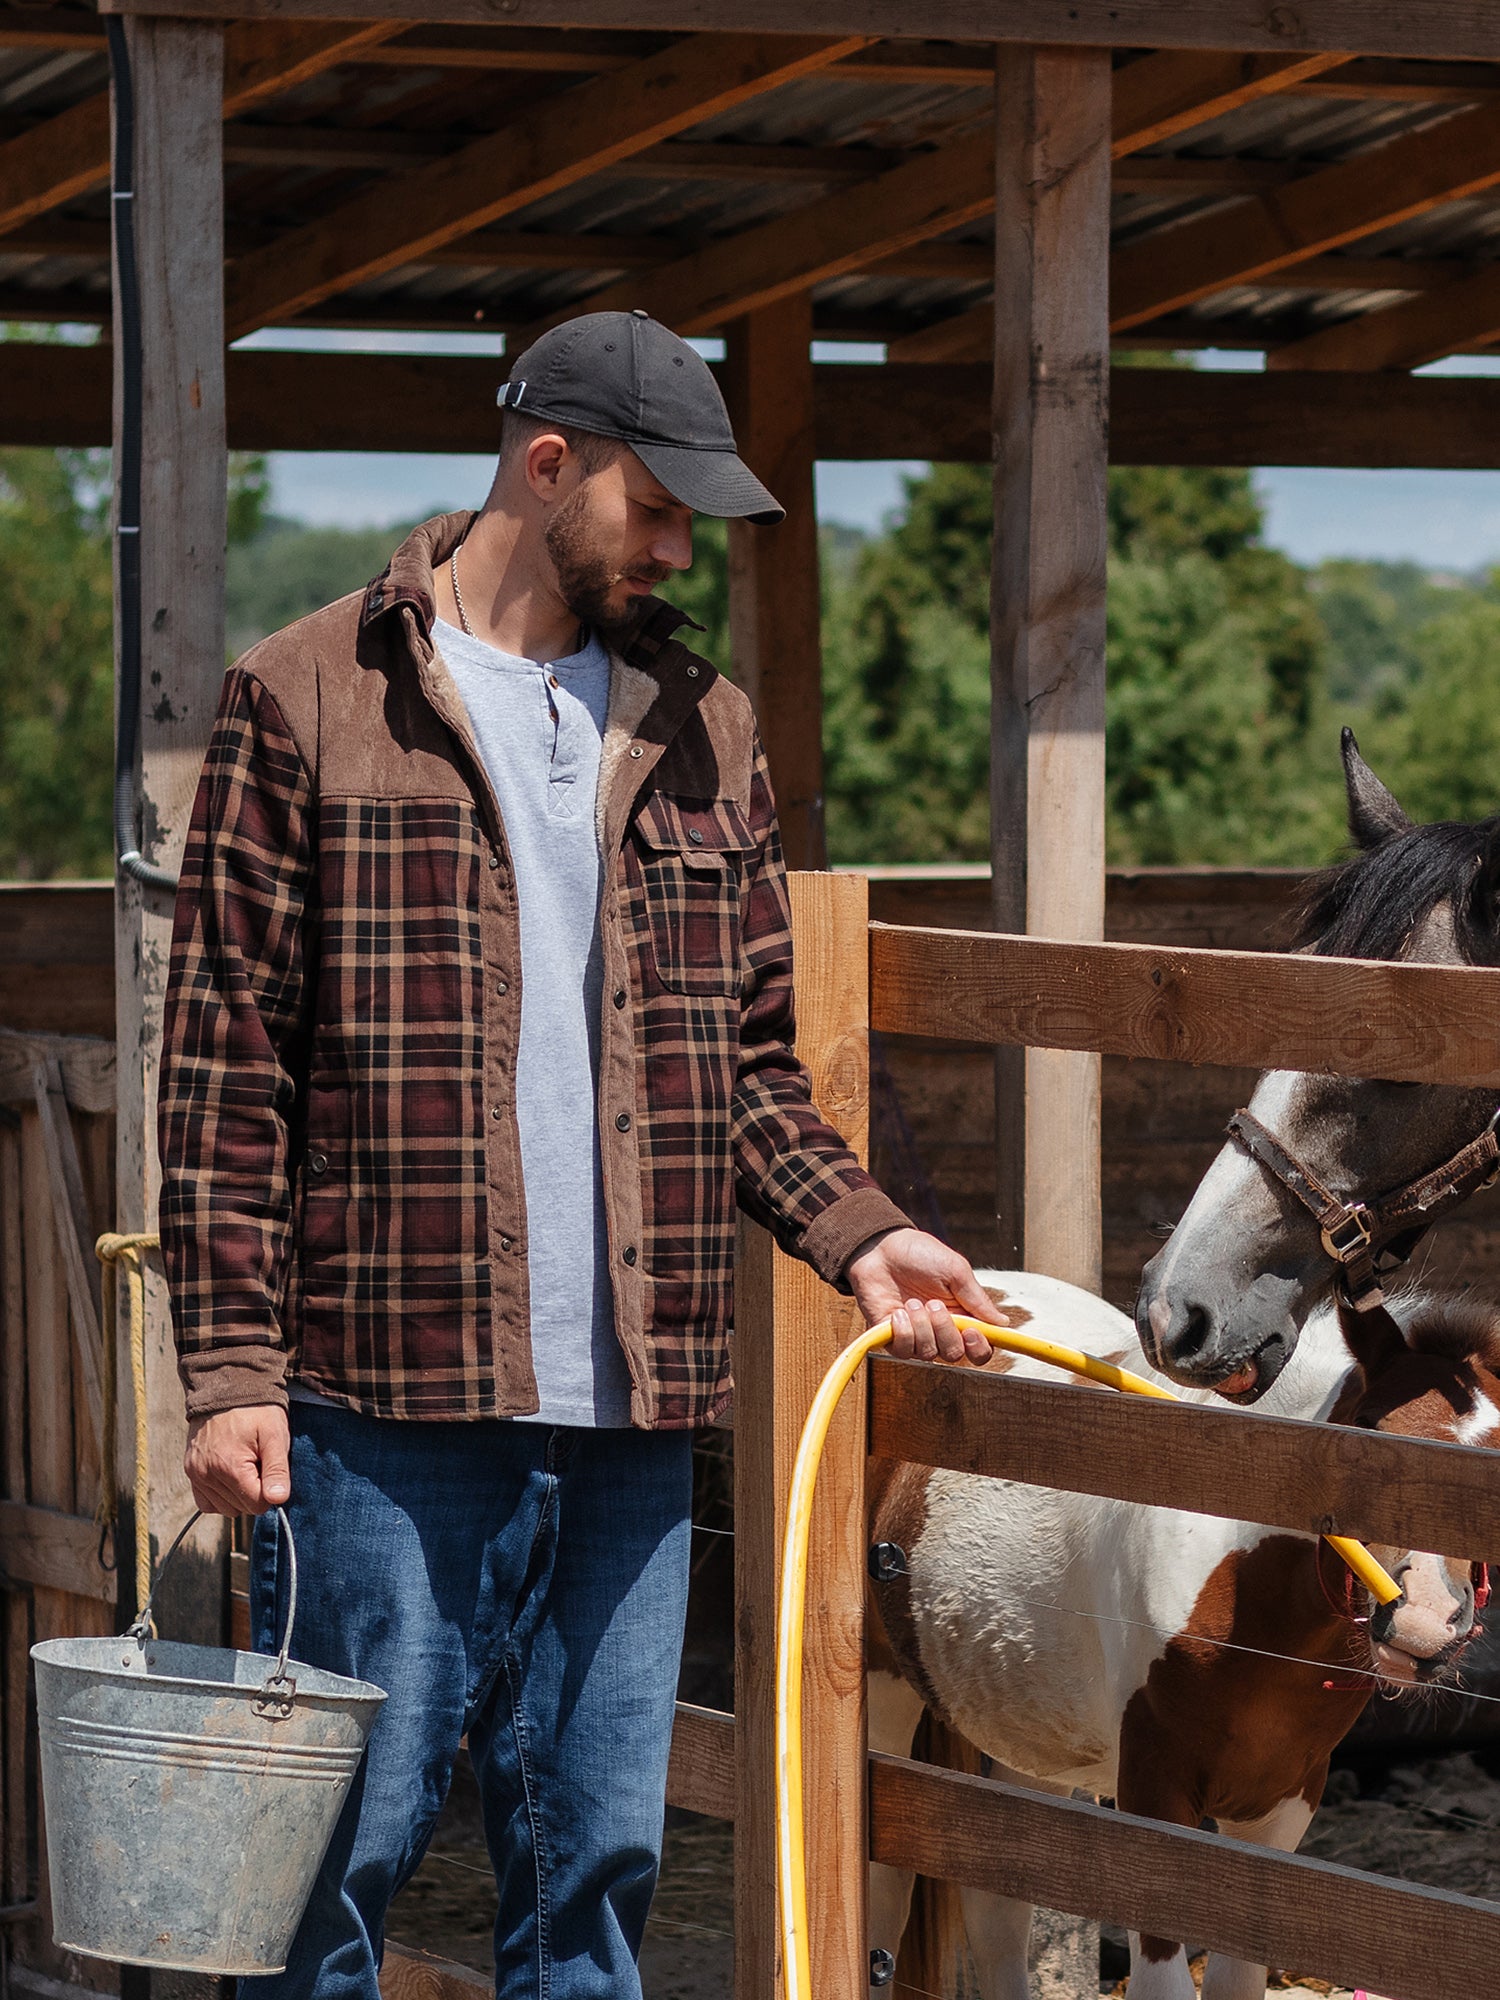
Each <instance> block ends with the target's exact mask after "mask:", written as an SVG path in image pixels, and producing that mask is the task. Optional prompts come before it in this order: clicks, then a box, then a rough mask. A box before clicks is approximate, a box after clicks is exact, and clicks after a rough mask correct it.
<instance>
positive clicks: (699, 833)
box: [688, 826, 703, 847]
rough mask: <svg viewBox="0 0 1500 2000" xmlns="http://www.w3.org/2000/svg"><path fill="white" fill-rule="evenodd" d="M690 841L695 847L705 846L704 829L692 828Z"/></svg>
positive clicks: (689, 834) (690, 828) (689, 831)
mask: <svg viewBox="0 0 1500 2000" xmlns="http://www.w3.org/2000/svg"><path fill="white" fill-rule="evenodd" d="M688 839H689V840H690V841H691V842H692V843H693V845H694V847H701V846H702V845H703V829H702V827H699V826H690V827H689V828H688Z"/></svg>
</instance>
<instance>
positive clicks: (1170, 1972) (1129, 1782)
mask: <svg viewBox="0 0 1500 2000" xmlns="http://www.w3.org/2000/svg"><path fill="white" fill-rule="evenodd" d="M1167 1749H1168V1746H1167V1745H1166V1744H1163V1743H1156V1742H1153V1740H1152V1738H1151V1736H1150V1735H1149V1734H1143V1733H1142V1732H1140V1731H1135V1732H1132V1731H1131V1729H1130V1728H1129V1726H1128V1722H1127V1727H1126V1729H1125V1730H1124V1731H1123V1732H1122V1733H1121V1737H1120V1779H1119V1785H1118V1787H1117V1789H1116V1793H1115V1804H1116V1805H1117V1806H1118V1807H1119V1809H1120V1811H1121V1812H1128V1813H1139V1814H1140V1815H1142V1816H1143V1817H1144V1818H1146V1819H1164V1820H1166V1821H1167V1822H1168V1823H1169V1824H1170V1825H1173V1826H1196V1825H1197V1824H1198V1821H1199V1818H1200V1816H1201V1815H1200V1812H1199V1810H1198V1807H1197V1806H1196V1804H1195V1803H1194V1800H1193V1798H1192V1796H1191V1792H1190V1790H1189V1788H1188V1786H1187V1784H1186V1781H1185V1780H1184V1778H1183V1777H1182V1775H1181V1773H1180V1772H1177V1771H1175V1770H1174V1768H1173V1765H1172V1762H1171V1758H1170V1756H1169V1755H1167V1754H1165V1753H1166V1751H1167ZM1130 2000H1198V1994H1197V1989H1196V1988H1195V1987H1194V1985H1193V1975H1192V1973H1191V1972H1189V1971H1188V1962H1187V1949H1186V1947H1185V1946H1184V1945H1182V1944H1180V1943H1177V1942H1175V1941H1174V1940H1173V1939H1171V1938H1159V1937H1143V1936H1142V1935H1141V1934H1140V1932H1138V1931H1132V1932H1131V1933H1130ZM1256 2000H1264V1988H1262V1990H1261V1992H1260V1993H1258V1994H1257V1995H1256Z"/></svg>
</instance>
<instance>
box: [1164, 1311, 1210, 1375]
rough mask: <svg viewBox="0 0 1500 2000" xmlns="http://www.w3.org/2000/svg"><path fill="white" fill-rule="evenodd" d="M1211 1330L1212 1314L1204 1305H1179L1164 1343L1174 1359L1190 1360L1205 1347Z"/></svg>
mask: <svg viewBox="0 0 1500 2000" xmlns="http://www.w3.org/2000/svg"><path fill="white" fill-rule="evenodd" d="M1213 1330H1214V1323H1213V1316H1212V1314H1211V1313H1209V1311H1208V1310H1207V1308H1206V1307H1204V1306H1195V1305H1179V1306H1178V1307H1177V1309H1176V1311H1175V1312H1174V1313H1173V1314H1172V1321H1171V1325H1170V1327H1169V1328H1168V1330H1167V1338H1166V1341H1165V1343H1164V1344H1165V1346H1166V1347H1167V1349H1168V1351H1169V1352H1170V1353H1171V1355H1172V1358H1173V1359H1174V1360H1176V1361H1190V1360H1192V1359H1193V1357H1194V1356H1195V1355H1198V1354H1201V1353H1202V1352H1203V1350H1204V1348H1205V1347H1207V1345H1208V1342H1209V1338H1210V1336H1211V1335H1212V1333H1213Z"/></svg>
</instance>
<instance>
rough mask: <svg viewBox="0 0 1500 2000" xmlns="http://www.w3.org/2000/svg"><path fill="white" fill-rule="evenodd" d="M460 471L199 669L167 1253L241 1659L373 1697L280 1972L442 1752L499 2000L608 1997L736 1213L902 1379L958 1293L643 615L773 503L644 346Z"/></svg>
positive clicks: (392, 1856)
mask: <svg viewBox="0 0 1500 2000" xmlns="http://www.w3.org/2000/svg"><path fill="white" fill-rule="evenodd" d="M501 401H502V403H503V404H504V405H505V412H506V414H505V417H504V419H503V428H502V441H501V452H500V461H499V466H498V469H497V472H496V475H495V482H494V486H493V488H492V490H491V492H490V495H489V498H488V500H487V501H486V503H485V505H484V507H483V509H482V510H481V511H480V513H479V514H478V515H477V516H475V517H470V516H461V515H454V516H448V517H445V518H442V519H439V520H435V521H429V522H427V523H426V524H425V525H424V526H422V527H420V528H418V529H417V530H416V531H415V532H414V533H413V534H412V535H411V536H410V537H409V538H408V540H407V541H406V542H405V544H404V545H403V546H402V548H401V549H400V550H398V552H397V553H396V555H395V557H394V558H393V560H392V562H391V565H390V567H389V569H388V570H387V571H386V572H385V574H384V575H383V576H381V577H379V578H378V579H377V580H376V581H375V582H374V583H373V584H371V586H370V587H369V589H368V590H367V591H365V592H364V593H363V594H362V596H358V597H352V598H348V599H345V600H344V601H343V602H342V603H339V604H335V605H332V606H330V607H329V608H328V609H327V610H324V611H321V612H318V613H316V614H315V615H314V616H313V617H311V618H307V619H304V620H302V621H301V622H300V623H299V624H297V625H294V626H292V627H291V628H290V629H289V630H287V631H285V632H281V633H278V634H277V635H275V636H274V637H273V638H271V639H268V640H266V641H265V642H264V643H263V644H262V645H260V646H257V647H256V648H254V650H253V651H251V652H250V653H248V654H247V655H246V656H245V658H244V659H243V660H241V661H240V662H239V663H238V664H237V665H236V666H235V667H233V668H232V669H231V670H230V672H229V674H228V675H227V677H226V680H225V683H224V692H223V698H222V700H221V702H220V705H219V712H218V717H217V720H216V722H215V725H214V731H213V736H212V739H211V742H210V745H209V751H208V758H207V762H206V765H205V769H204V773H203V779H202V783H201V785H200V788H199V792H198V798H197V803H196V805H195V808H194V813H193V821H192V829H191V833H190V835H189V839H188V845H187V853H186V857H185V861H184V867H183V875H182V886H181V890H180V893H179V898H178V904H177V920H176V927H175V935H174V942H173V959H172V974H171V980H170V984H169V993H168V1002H167V1014H166V1023H165V1034H164V1045H163V1061H162V1079H161V1118H160V1142H161V1152H162V1161H163V1187H162V1197H161V1232H162V1244H163V1251H164V1255H165V1258H166V1263H167V1272H168V1278H169V1282H170V1286H171V1292H172V1302H173V1312H174V1318H175V1324H176V1333H177V1340H178V1347H179V1353H180V1357H181V1371H182V1377H183V1381H184V1384H185V1386H186V1391H187V1408H188V1417H189V1444H188V1455H187V1469H188V1474H189V1477H190V1479H191V1481H192V1485H193V1491H194V1494H195V1495H196V1497H197V1499H198V1502H199V1504H200V1506H202V1507H204V1508H207V1509H209V1510H212V1511H218V1512H223V1513H241V1512H248V1513H254V1514H259V1515H262V1516H265V1517H266V1518H263V1519H262V1520H261V1521H260V1522H259V1523H258V1525H257V1528H256V1533H255V1542H254V1554H253V1560H252V1583H251V1602H252V1618H253V1623H254V1629H255V1635H256V1643H257V1645H258V1646H259V1647H260V1648H262V1649H263V1650H270V1649H271V1647H272V1642H273V1635H274V1633H275V1629H276V1622H277V1616H278V1590H279V1589H284V1582H285V1579H284V1560H283V1557H282V1554H281V1550H280V1545H279V1537H278V1532H277V1524H276V1517H275V1515H274V1514H269V1515H268V1514H267V1510H268V1509H270V1508H274V1507H276V1506H278V1505H280V1504H283V1503H284V1504H285V1505H286V1507H287V1509H288V1512H289V1515H290V1518H291V1521H292V1524H293V1527H294V1530H295V1538H296V1545H297V1550H298V1554H299V1557H300V1561H301V1573H302V1597H301V1599H300V1602H299V1611H298V1619H297V1651H298V1654H299V1656H300V1657H302V1658H303V1659H305V1660H307V1661H309V1662H311V1663H313V1664H315V1665H319V1666H324V1667H328V1668H331V1669H333V1670H335V1671H337V1672H341V1673H345V1674H351V1675H355V1676H357V1677H360V1678H362V1679H365V1680H370V1681H374V1682H376V1683H377V1684H379V1685H380V1686H381V1687H383V1688H385V1689H387V1690H388V1692H389V1699H388V1701H387V1703H386V1705H385V1707H384V1709H383V1710H382V1712H381V1715H380V1719H379V1720H378V1722H377V1723H376V1725H375V1730H374V1733H373V1736H372V1739H371V1743H370V1749H369V1754H368V1756H367V1757H366V1759H365V1762H364V1765H363V1766H362V1769H361V1774H360V1777H359V1779H358V1781H357V1783H356V1786H355V1789H354V1792H353V1793H352V1795H351V1798H350V1800H349V1804H348V1807H347V1809H346V1811H345V1813H344V1815H343V1818H342V1820H341V1821H340V1825H339V1829H338V1832H337V1834H336V1835H335V1838H334V1842H333V1846H332V1848H331V1850H330V1853H329V1856H328V1859H327V1861H326V1862H325V1864H324V1868H323V1871H322V1874H321V1876H320V1878H319V1881H318V1884H317V1887H316V1888H315V1890H314V1893H313V1898H312V1902H311V1904H310V1906H309V1908H308V1911H307V1915H306V1917H305V1918H304V1920H303V1924H302V1927H301V1930H300V1931H299V1933H298V1937H297V1941H296V1944H295V1946H294V1948H293V1953H292V1958H291V1962H290V1964H289V1965H288V1968H287V1970H286V1972H285V1974H284V1975H281V1976H279V1977H278V1978H275V1979H271V1980H269V1981H266V1982H263V1983H264V1985H265V1988H266V1991H267V1993H274V1994H276V1995H285V1996H287V2000H292V1996H296V2000H307V1996H313V2000H376V1995H377V1990H378V1989H377V1984H376V1973H377V1968H378V1965H379V1961H380V1954H381V1947H382V1935H383V1924H384V1918H385V1913H386V1908H387V1905H388V1903H389V1901H390V1899H391V1897H392V1895H393V1894H394V1893H395V1891H396V1890H397V1889H398V1888H399V1887H400V1886H401V1884H402V1883H403V1882H404V1881H405V1880H406V1879H407V1877H408V1876H409V1875H410V1874H411V1872H412V1870H413V1869H414V1868H415V1867H416V1865H417V1863H418V1862H419V1861H420V1859H421V1856H422V1853H423V1851H424V1849H425V1846H426V1843H427V1840H428V1837H429V1835H430V1833H431V1830H432V1825H433V1821H434V1819H435V1818H436V1815H437V1812H438V1810H439V1807H440V1806H441V1804H442V1800H443V1797H444V1794H445V1792H446V1790H447V1786H448V1782H449V1777H450V1773H451V1770H452V1764H453V1759H454V1756H455V1754H456V1752H457V1750H458V1746H459V1739H460V1737H461V1736H462V1735H464V1734H465V1733H467V1736H468V1743H469V1751H470V1755H471V1758H472V1760H473V1765H474V1769H475V1772H476V1774H477V1777H478V1780H479V1786H480V1791H481V1794H482V1798H483V1805H484V1814H485V1826H486V1834H487V1839H488V1842H489V1847H490V1851H491V1855H492V1857H493V1860H494V1864H495V1871H496V1876H497V1881H498V1885H499V1898H500V1904H499V1913H498V1916H497V1919H496V1926H495V1961H496V1990H497V1993H498V1994H499V1995H501V1996H502V2000H520V1996H523V1995H524V1996H528V1997H529V2000H534V1996H547V2000H593V1997H594V1996H603V1995H606V1994H607V1995H610V1996H612V2000H628V1996H629V1995H631V1994H639V1991H640V1988H639V1982H638V1979H637V1975H636V1970H635V1959H636V1954H637V1952H638V1950H639V1947H640V1943H641V1936H642V1931H643V1928H644V1925H645V1920H646V1914H647V1911H648V1908H649V1905H650V1900H651V1894H652V1889H653V1887H654V1883H655V1877H656V1867H657V1860H658V1853H659V1847H660V1838H661V1825H662V1811H663V1795H664V1790H665V1781H666V1759H667V1748H668V1741H669V1736H670V1731H671V1724H672V1707H673V1699H674V1693H675V1685H676V1676H677V1665H678V1656H679V1652H680V1647H681V1639H682V1623H683V1613H684V1605H685V1598H686V1586H687V1552H688V1525H689V1524H688V1507H689V1486H690V1464H689V1449H690V1439H691V1433H692V1429H693V1427H694V1426H695V1425H700V1424H704V1423H709V1422H711V1421H713V1419H714V1418H716V1417H717V1416H719V1415H720V1414H721V1413H722V1412H723V1411H724V1409H725V1408H726V1406H727V1404H728V1401H729V1396H730V1377H729V1359H728V1342H727V1335H728V1329H729V1321H730V1314H731V1280H732V1258H733V1243H734V1227H733V1211H734V1206H735V1203H736V1201H738V1203H739V1205H740V1206H741V1207H744V1208H745V1209H747V1210H748V1211H749V1212H750V1213H751V1214H752V1215H753V1216H755V1217H756V1219H757V1220H759V1221H761V1222H763V1223H764V1224H765V1225H766V1226H767V1227H768V1228H770V1229H771V1230H773V1231H774V1232H775V1234H776V1236H777V1238H778V1239H779V1241H780V1242H781V1243H782V1244H783V1245H784V1246H785V1247H786V1248H787V1249H788V1250H790V1251H792V1252H793V1253H794V1254H796V1255H798V1256H801V1257H803V1258H805V1259H806V1260H807V1261H808V1262H809V1263H810V1264H812V1265H813V1266H814V1268H815V1269H817V1270H818V1271H819V1272H820V1273H821V1275H822V1276H823V1277H825V1278H826V1279H828V1280H829V1281H830V1282H832V1283H835V1284H839V1285H842V1286H843V1287H844V1288H846V1289H849V1290H852V1292H853V1293H854V1296H855V1297H856V1299H857V1300H858V1303H859V1305H860V1307H861V1309H862V1310H863V1311H864V1313H865V1314H866V1316H867V1318H869V1319H872V1320H873V1319H876V1318H880V1317H884V1316H885V1315H886V1314H887V1313H890V1312H893V1311H894V1312H895V1313H896V1314H897V1325H898V1337H897V1351H898V1352H904V1353H908V1354H917V1355H922V1356H932V1355H940V1356H942V1357H943V1358H945V1359H949V1360H958V1359H960V1358H962V1357H963V1356H964V1355H965V1353H967V1354H968V1356H969V1358H971V1359H973V1360H976V1361H980V1360H983V1359H985V1358H987V1356H988V1352H989V1350H988V1347H987V1346H986V1344H985V1343H984V1342H983V1341H982V1340H981V1339H980V1338H978V1337H977V1336H972V1335H971V1336H969V1337H968V1338H967V1339H966V1338H965V1337H964V1336H963V1335H961V1334H960V1333H959V1331H958V1329H957V1328H956V1327H955V1325H954V1323H953V1320H952V1318H951V1316H950V1313H949V1310H948V1308H949V1306H950V1305H958V1306H960V1307H962V1308H963V1309H964V1310H966V1311H968V1312H971V1313H975V1314H981V1315H982V1314H983V1313H984V1312H985V1311H986V1309H987V1300H986V1297H985V1294H984V1293H983V1292H982V1291H980V1290H979V1289H978V1287H977V1285H976V1283H975V1280H974V1276H973V1273H972V1271H971V1270H970V1269H969V1267H968V1265H967V1264H966V1263H965V1261H964V1260H963V1259H962V1258H961V1257H959V1256H957V1255H956V1254H955V1253H954V1252H952V1251H950V1250H948V1249H946V1248H945V1247H944V1246H943V1245H942V1244H940V1243H938V1242H937V1241H935V1240H934V1239H933V1238H931V1237H928V1236H924V1235H922V1234H920V1233H919V1232H918V1231H916V1230H915V1229H913V1228H911V1227H910V1226H909V1224H908V1223H907V1220H906V1218H905V1216H903V1215H902V1213H901V1212H900V1210H899V1209H897V1208H896V1207H895V1206H894V1205H893V1204H892V1203H891V1202H890V1201H888V1200H887V1199H886V1197H885V1196H884V1195H883V1194H882V1193H881V1192H880V1190H879V1189H878V1188H877V1187H876V1186H875V1184H874V1182H873V1181H872V1180H871V1179H870V1177H869V1175H868V1174H866V1173H864V1172H863V1171H862V1170H861V1169H860V1167H859V1166H858V1165H857V1164H856V1162H855V1161H854V1159H853V1157H852V1155H851V1154H850V1153H849V1151H848V1149H847V1148H846V1147H845V1145H844V1144H843V1142H842V1141H841V1140H840V1139H839V1137H838V1135H837V1134H836V1133H835V1132H833V1131H832V1130H831V1129H830V1128H829V1126H828V1125H826V1124H825V1123H824V1122H823V1120H822V1119H821V1118H820V1117H819V1115H818V1113H817V1111H816V1109H815V1108H814V1106H813V1104H812V1101H811V1097H810V1094H809V1088H808V1079H807V1076H806V1073H805V1072H804V1071H803V1069H802V1068H801V1067H800V1065H799V1064H798V1063H797V1062H796V1061H795V1059H794V1057H793V1055H792V1053H791V1048H790V1041H791V1035H792V965H791V948H790V935H789V924H788V909H787V900H786V887H785V877H784V871H783V866H782V861H781V853H780V846H779V841H778V836H777V831H776V821H775V813H774V808H773V805H772V800H771V794H770V789H769V786H768V783H767V779H766V770H765V762H764V758H763V756H762V754H761V752H760V749H759V746H758V743H757V741H756V735H755V727H754V720H753V718H752V716H751V713H750V709H749V706H748V704H747V703H746V701H745V699H744V697H743V696H742V695H741V694H739V693H738V692H737V691H736V690H735V689H734V688H733V687H732V686H731V685H730V684H729V683H728V682H727V681H724V680H722V679H720V677H719V676H718V675H717V674H716V673H715V671H714V669H713V668H712V667H711V666H710V665H709V663H708V662H707V661H705V660H702V659H700V658H698V657H697V656H696V655H695V654H693V653H692V652H690V651H689V650H688V649H687V648H686V647H685V646H684V645H682V644H681V643H679V641H678V640H677V638H676V637H675V636H674V635H675V633H676V631H677V629H678V628H679V626H680V625H681V624H682V623H683V618H682V614H681V613H680V612H677V611H674V610H673V609H672V608H671V607H670V606H669V605H667V604H665V603H663V602H661V601H659V600H658V599H656V598H654V597H653V596H652V595H651V590H652V586H653V585H655V584H657V583H661V582H663V581H665V580H666V579H667V578H668V577H669V576H670V575H671V574H672V573H673V572H674V571H675V570H680V569H685V568H686V567H687V565H688V563H689V560H690V557H691V548H690V530H691V519H692V514H693V512H694V511H695V510H698V511H703V512H707V513H712V514H718V515H723V516H748V517H750V518H751V519H752V520H756V521H760V522H771V521H775V520H777V519H779V518H780V513H781V510H780V509H779V508H778V507H777V505H776V503H775V501H774V500H773V499H772V498H771V496H770V494H769V493H767V492H766V490H765V488H764V487H763V486H761V484H760V482H759V481H758V480H757V479H755V478H754V476H753V475H752V474H751V473H750V472H749V470H748V469H747V468H746V467H745V466H744V465H743V464H742V463H741V461H740V460H739V458H738V456H737V455H736V452H735V446H734V438H733V434H732V432H731V429H730V426H729V421H728V417H727V414H726V412H725V409H724V405H723V402H722V399H721V398H720V396H719V393H718V389H717V387H716V385H715V384H714V381H713V377H712V375H711V374H710V372H709V370H708V368H707V367H706V366H705V364H704V363H703V362H702V360H701V359H700V358H699V357H698V355H697V354H696V353H695V352H694V351H693V350H692V349H691V348H690V347H688V346H687V345H686V344H685V343H684V342H682V341H680V340H678V339H677V338H676V337H675V336H674V335H672V334H671V333H669V332H668V331H667V330H666V329H665V328H664V327H661V326H658V325H657V324H656V323H655V322H654V321H652V320H650V319H648V318H647V317H646V316H645V315H644V314H628V313H596V314H590V315H588V316H586V317H583V318H580V319H576V320H573V321H571V322H570V323H568V324H567V325H564V326H561V327H558V328H556V329H555V330H554V331H552V332H550V333H548V334H546V335H544V336H543V337H542V338H541V339H540V340H538V341H537V342H536V344H535V345H534V346H533V347H532V348H530V349H529V350H528V351H527V353H526V354H524V355H523V356H522V357H521V358H520V360H519V361H518V362H517V363H516V365H515V367H514V368H513V370H512V373H511V377H510V380H509V382H508V383H507V385H506V388H505V389H504V391H503V392H502V396H501Z"/></svg>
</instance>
